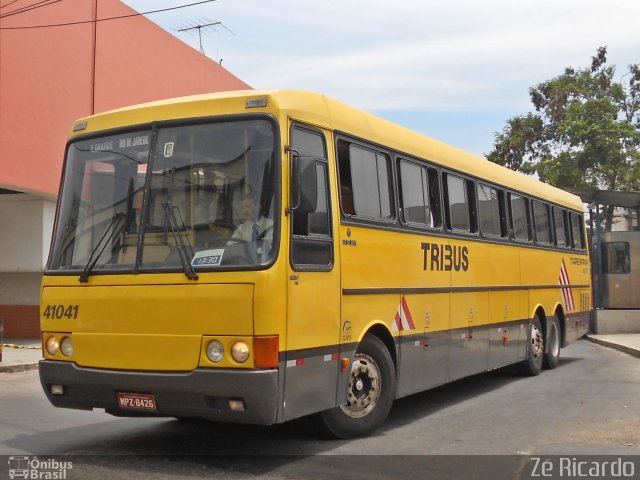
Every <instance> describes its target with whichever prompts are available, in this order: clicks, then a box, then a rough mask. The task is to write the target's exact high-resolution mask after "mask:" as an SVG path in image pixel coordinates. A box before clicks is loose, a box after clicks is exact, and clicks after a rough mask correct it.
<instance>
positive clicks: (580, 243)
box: [569, 213, 585, 250]
mask: <svg viewBox="0 0 640 480" xmlns="http://www.w3.org/2000/svg"><path fill="white" fill-rule="evenodd" d="M569 216H570V218H571V233H572V235H571V236H572V239H573V248H574V249H575V250H584V248H585V242H584V228H583V225H582V222H583V221H584V220H583V216H582V215H579V214H577V213H571V214H569Z"/></svg>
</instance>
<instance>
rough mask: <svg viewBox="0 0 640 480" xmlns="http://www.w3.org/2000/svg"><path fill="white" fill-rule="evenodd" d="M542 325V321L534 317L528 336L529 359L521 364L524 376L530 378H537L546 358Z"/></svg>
mask: <svg viewBox="0 0 640 480" xmlns="http://www.w3.org/2000/svg"><path fill="white" fill-rule="evenodd" d="M542 332H543V331H542V324H541V323H540V319H539V318H538V317H537V316H536V317H533V319H532V320H531V323H530V324H529V332H528V334H527V358H526V359H525V360H524V361H523V362H522V363H520V371H521V372H522V374H523V375H527V376H530V377H533V376H536V375H538V374H539V373H540V371H541V370H542V361H543V358H544V352H545V350H544V343H545V342H544V334H543V333H542Z"/></svg>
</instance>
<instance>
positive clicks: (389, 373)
mask: <svg viewBox="0 0 640 480" xmlns="http://www.w3.org/2000/svg"><path fill="white" fill-rule="evenodd" d="M395 392H396V375H395V368H394V365H393V360H392V358H391V355H390V354H389V350H387V347H386V346H385V345H384V343H382V341H381V340H380V339H379V338H378V337H375V336H373V335H367V336H365V337H364V339H363V340H362V342H361V343H360V346H359V347H358V350H357V352H356V354H355V357H354V359H353V363H352V364H351V374H350V376H349V387H348V392H347V403H345V404H344V405H340V406H338V407H335V408H332V409H330V410H325V411H324V412H321V413H320V418H321V419H322V422H323V424H324V426H325V427H326V428H327V430H328V431H329V433H330V434H331V435H333V436H335V437H337V438H345V439H346V438H356V437H362V436H364V435H368V434H369V433H371V432H372V431H374V430H375V429H376V428H378V427H379V426H380V425H382V423H383V422H384V421H385V419H386V418H387V415H388V414H389V411H390V410H391V405H392V404H393V399H394V397H395Z"/></svg>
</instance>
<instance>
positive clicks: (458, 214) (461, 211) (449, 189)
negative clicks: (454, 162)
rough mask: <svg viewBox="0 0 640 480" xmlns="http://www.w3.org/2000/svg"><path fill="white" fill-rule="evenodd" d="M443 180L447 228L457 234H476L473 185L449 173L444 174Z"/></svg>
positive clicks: (469, 181)
mask: <svg viewBox="0 0 640 480" xmlns="http://www.w3.org/2000/svg"><path fill="white" fill-rule="evenodd" d="M444 179H445V181H444V194H445V221H446V226H447V228H448V229H449V230H455V231H459V232H467V233H475V232H477V231H478V221H477V214H476V194H475V183H474V182H473V181H471V180H467V179H465V178H462V177H459V176H457V175H453V174H450V173H446V174H445V177H444Z"/></svg>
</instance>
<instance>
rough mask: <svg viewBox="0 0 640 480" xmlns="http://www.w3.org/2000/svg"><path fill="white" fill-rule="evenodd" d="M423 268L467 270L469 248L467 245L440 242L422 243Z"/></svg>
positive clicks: (438, 270)
mask: <svg viewBox="0 0 640 480" xmlns="http://www.w3.org/2000/svg"><path fill="white" fill-rule="evenodd" d="M421 248H422V252H423V263H422V269H423V270H431V271H434V272H442V271H445V272H450V271H451V270H453V271H456V272H459V271H460V270H462V271H464V272H466V271H467V270H468V269H469V249H468V248H467V247H466V246H452V245H444V244H438V243H425V242H423V243H422V244H421Z"/></svg>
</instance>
